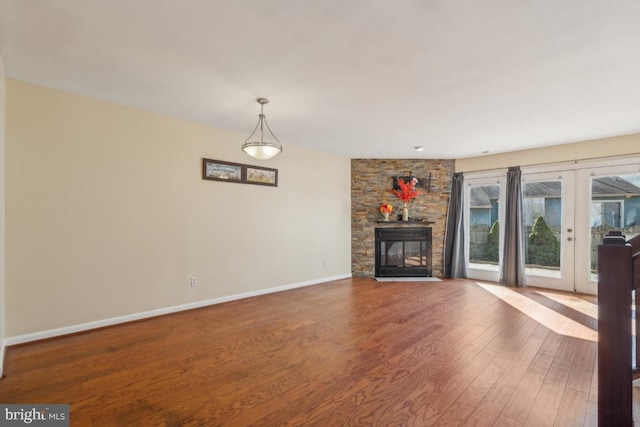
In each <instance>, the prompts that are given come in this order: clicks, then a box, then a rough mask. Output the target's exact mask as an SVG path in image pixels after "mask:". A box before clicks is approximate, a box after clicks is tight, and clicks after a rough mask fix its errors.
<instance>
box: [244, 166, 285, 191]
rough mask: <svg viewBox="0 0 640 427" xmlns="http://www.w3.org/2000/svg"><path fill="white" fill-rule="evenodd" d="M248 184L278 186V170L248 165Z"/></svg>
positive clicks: (246, 180) (246, 179) (246, 178)
mask: <svg viewBox="0 0 640 427" xmlns="http://www.w3.org/2000/svg"><path fill="white" fill-rule="evenodd" d="M245 182H246V183H247V184H258V185H270V186H272V187H277V186H278V169H271V168H263V167H260V166H249V165H247V175H246V177H245Z"/></svg>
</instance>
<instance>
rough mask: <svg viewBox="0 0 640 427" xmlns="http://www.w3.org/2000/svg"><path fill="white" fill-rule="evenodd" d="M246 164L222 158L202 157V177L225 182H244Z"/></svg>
mask: <svg viewBox="0 0 640 427" xmlns="http://www.w3.org/2000/svg"><path fill="white" fill-rule="evenodd" d="M245 176H246V169H245V165H242V164H240V163H232V162H224V161H222V160H213V159H205V158H203V159H202V179H208V180H212V181H224V182H239V183H242V182H244V179H245Z"/></svg>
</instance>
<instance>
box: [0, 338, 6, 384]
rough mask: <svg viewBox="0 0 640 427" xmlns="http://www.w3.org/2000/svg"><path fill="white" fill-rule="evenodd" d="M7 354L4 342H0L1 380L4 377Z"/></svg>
mask: <svg viewBox="0 0 640 427" xmlns="http://www.w3.org/2000/svg"><path fill="white" fill-rule="evenodd" d="M5 353H6V349H5V343H4V341H2V342H0V378H2V375H4V355H5Z"/></svg>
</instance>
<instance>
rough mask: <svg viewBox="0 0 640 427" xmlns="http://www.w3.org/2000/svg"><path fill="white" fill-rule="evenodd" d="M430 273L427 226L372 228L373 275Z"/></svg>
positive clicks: (412, 275)
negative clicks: (374, 272) (374, 271)
mask: <svg viewBox="0 0 640 427" xmlns="http://www.w3.org/2000/svg"><path fill="white" fill-rule="evenodd" d="M431 273H432V267H431V227H406V228H405V227H403V228H376V277H431Z"/></svg>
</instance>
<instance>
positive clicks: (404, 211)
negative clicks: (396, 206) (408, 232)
mask: <svg viewBox="0 0 640 427" xmlns="http://www.w3.org/2000/svg"><path fill="white" fill-rule="evenodd" d="M402 220H403V221H409V208H408V207H407V203H406V202H405V204H404V206H403V207H402Z"/></svg>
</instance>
